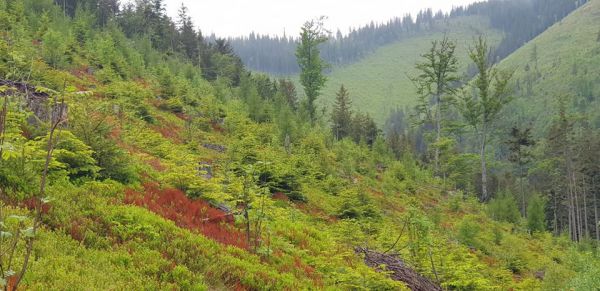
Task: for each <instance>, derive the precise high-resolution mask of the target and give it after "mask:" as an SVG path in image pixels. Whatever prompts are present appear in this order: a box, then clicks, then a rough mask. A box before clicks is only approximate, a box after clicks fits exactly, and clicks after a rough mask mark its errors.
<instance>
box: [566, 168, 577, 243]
mask: <svg viewBox="0 0 600 291" xmlns="http://www.w3.org/2000/svg"><path fill="white" fill-rule="evenodd" d="M567 178H568V179H567V181H568V195H569V197H568V198H569V199H568V202H569V207H568V208H569V215H568V217H569V235H570V237H571V240H573V241H574V240H576V232H577V231H576V229H575V215H574V211H573V206H574V205H573V187H572V186H571V178H570V177H569V176H568V177H567Z"/></svg>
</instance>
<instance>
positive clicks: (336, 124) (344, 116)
mask: <svg viewBox="0 0 600 291" xmlns="http://www.w3.org/2000/svg"><path fill="white" fill-rule="evenodd" d="M351 103H352V102H351V100H350V95H349V93H348V90H346V88H345V87H344V85H342V86H341V87H340V90H339V91H338V92H337V93H336V98H335V103H334V105H333V112H332V113H331V121H332V123H333V124H332V128H331V130H332V131H333V135H334V136H335V138H336V139H337V140H340V139H342V138H344V137H347V136H348V135H349V134H350V131H351V130H352V111H351V109H350V106H351Z"/></svg>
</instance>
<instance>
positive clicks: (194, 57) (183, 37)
mask: <svg viewBox="0 0 600 291" xmlns="http://www.w3.org/2000/svg"><path fill="white" fill-rule="evenodd" d="M178 18H179V19H178V26H179V27H178V30H179V48H180V49H181V50H182V52H183V53H184V54H185V55H186V56H187V57H188V59H190V60H191V61H192V62H193V63H194V64H195V65H198V64H199V62H200V52H199V44H198V36H197V34H196V31H195V30H194V24H193V22H192V19H191V17H190V16H189V15H188V9H187V7H185V6H184V5H183V4H182V5H181V8H179V15H178Z"/></svg>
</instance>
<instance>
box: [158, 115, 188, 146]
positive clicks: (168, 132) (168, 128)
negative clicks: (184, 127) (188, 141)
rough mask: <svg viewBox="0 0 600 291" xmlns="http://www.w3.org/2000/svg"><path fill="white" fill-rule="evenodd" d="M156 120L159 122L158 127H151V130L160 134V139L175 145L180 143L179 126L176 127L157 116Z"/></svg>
mask: <svg viewBox="0 0 600 291" xmlns="http://www.w3.org/2000/svg"><path fill="white" fill-rule="evenodd" d="M157 119H158V121H159V122H160V125H155V126H152V129H153V130H155V131H156V132H158V133H160V135H162V137H164V138H166V139H168V140H171V141H173V142H175V143H181V142H182V138H181V127H180V126H178V125H176V124H174V123H172V122H169V121H167V120H166V119H164V118H162V117H160V116H158V117H157Z"/></svg>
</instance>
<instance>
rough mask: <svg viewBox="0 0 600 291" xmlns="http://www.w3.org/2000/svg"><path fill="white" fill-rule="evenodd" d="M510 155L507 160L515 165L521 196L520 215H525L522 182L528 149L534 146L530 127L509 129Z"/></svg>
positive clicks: (528, 154)
mask: <svg viewBox="0 0 600 291" xmlns="http://www.w3.org/2000/svg"><path fill="white" fill-rule="evenodd" d="M506 144H507V145H508V149H509V150H510V155H509V157H508V160H509V161H511V162H512V163H514V164H515V166H516V168H517V173H518V176H519V192H520V195H521V215H525V210H526V203H525V190H524V189H523V187H524V185H523V184H524V181H523V179H525V176H526V170H527V169H526V167H527V165H528V164H529V162H530V161H531V151H530V148H531V147H532V146H533V145H535V141H534V140H533V137H532V136H531V127H528V128H524V129H520V128H518V127H516V126H515V127H513V128H511V131H510V137H509V139H508V141H507V142H506Z"/></svg>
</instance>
